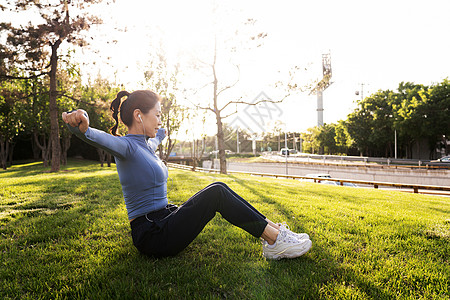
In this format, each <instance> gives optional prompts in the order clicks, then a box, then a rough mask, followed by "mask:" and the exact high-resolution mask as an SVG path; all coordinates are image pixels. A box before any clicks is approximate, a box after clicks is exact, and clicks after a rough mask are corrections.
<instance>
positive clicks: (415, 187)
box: [167, 163, 450, 195]
mask: <svg viewBox="0 0 450 300" xmlns="http://www.w3.org/2000/svg"><path fill="white" fill-rule="evenodd" d="M167 166H169V167H172V168H177V169H182V170H189V171H199V172H205V173H220V171H219V170H217V169H205V168H198V167H197V168H195V170H194V167H192V166H186V165H179V164H174V163H168V164H167ZM227 172H228V173H235V174H247V175H255V176H262V177H275V178H287V179H297V180H298V179H307V180H314V182H321V181H334V182H339V184H340V185H344V182H348V183H354V184H363V185H372V186H373V187H374V188H375V189H377V188H378V187H380V186H389V187H396V188H401V189H412V190H413V192H414V193H419V190H428V191H430V190H433V191H439V192H449V193H450V186H438V185H420V184H407V183H392V182H382V181H365V180H350V179H339V178H318V177H308V176H299V175H284V174H271V173H259V172H245V171H230V170H228V171H227ZM442 194H443V195H448V193H442Z"/></svg>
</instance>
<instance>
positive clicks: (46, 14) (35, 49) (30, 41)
mask: <svg viewBox="0 0 450 300" xmlns="http://www.w3.org/2000/svg"><path fill="white" fill-rule="evenodd" d="M98 2H101V0H84V1H82V0H78V1H76V0H72V1H69V0H59V1H28V0H17V1H14V2H13V3H14V4H15V9H16V10H19V11H25V10H28V11H29V9H31V8H34V9H36V10H37V11H38V12H39V15H40V17H41V23H40V24H38V25H33V24H32V23H31V22H30V23H28V25H26V26H19V27H13V26H12V25H11V24H10V23H9V24H8V23H2V24H1V26H0V28H1V29H2V30H4V31H7V32H8V38H7V44H8V45H9V48H8V50H9V51H13V52H16V53H19V54H18V55H16V58H18V59H16V61H15V63H16V65H17V66H18V67H21V68H23V69H25V70H30V71H31V73H32V74H31V75H29V76H28V77H25V78H30V77H33V76H40V75H42V74H48V75H49V104H48V111H49V118H50V144H51V147H52V151H51V152H52V159H51V171H52V172H56V171H59V167H60V156H61V151H60V143H59V122H58V120H59V112H58V105H57V96H58V92H57V80H56V78H57V71H58V58H59V56H58V50H59V48H60V46H61V44H62V43H63V42H64V41H67V42H69V43H72V44H74V45H77V46H80V47H83V46H85V45H86V41H85V39H84V37H83V36H82V33H83V32H84V31H86V30H88V29H89V27H90V26H91V25H93V24H99V23H100V20H99V19H98V18H96V17H93V16H88V15H87V14H85V13H83V12H82V10H83V9H84V8H85V6H87V5H90V4H93V3H98ZM9 4H11V3H9ZM69 8H70V9H69ZM74 11H78V12H80V13H79V14H78V15H76V16H70V14H69V12H74ZM47 63H48V65H47ZM2 64H5V63H2ZM10 69H11V68H9V70H10ZM1 78H20V77H18V76H15V75H12V74H1ZM21 78H24V77H21Z"/></svg>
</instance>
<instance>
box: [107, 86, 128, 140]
mask: <svg viewBox="0 0 450 300" xmlns="http://www.w3.org/2000/svg"><path fill="white" fill-rule="evenodd" d="M129 95H130V93H128V92H127V91H120V92H119V93H118V94H117V96H116V99H114V100H113V102H111V106H110V107H109V109H110V110H111V111H112V117H113V119H114V120H115V121H116V124H115V125H114V126H113V127H111V129H110V130H109V131H110V132H111V134H112V135H115V136H118V134H117V127H118V126H119V117H118V115H119V110H120V104H121V102H122V101H121V100H122V98H123V97H125V96H127V97H128V96H129Z"/></svg>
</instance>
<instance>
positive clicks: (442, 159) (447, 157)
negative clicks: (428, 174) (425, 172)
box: [431, 155, 450, 163]
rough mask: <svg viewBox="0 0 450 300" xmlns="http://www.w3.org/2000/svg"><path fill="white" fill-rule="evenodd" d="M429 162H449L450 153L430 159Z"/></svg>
mask: <svg viewBox="0 0 450 300" xmlns="http://www.w3.org/2000/svg"><path fill="white" fill-rule="evenodd" d="M431 162H442V163H450V155H447V156H443V157H441V158H439V159H437V160H432V161H431Z"/></svg>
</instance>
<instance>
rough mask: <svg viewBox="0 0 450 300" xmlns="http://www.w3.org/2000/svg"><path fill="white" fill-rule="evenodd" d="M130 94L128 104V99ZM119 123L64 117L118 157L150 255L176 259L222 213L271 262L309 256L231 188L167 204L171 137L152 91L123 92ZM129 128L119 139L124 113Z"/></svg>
mask: <svg viewBox="0 0 450 300" xmlns="http://www.w3.org/2000/svg"><path fill="white" fill-rule="evenodd" d="M125 96H127V98H126V100H124V101H123V102H122V98H123V97H125ZM111 110H112V112H113V118H114V119H115V121H116V124H115V126H114V127H113V128H111V133H112V135H110V134H108V133H106V132H103V131H100V130H97V129H94V128H91V127H89V117H88V116H87V113H86V112H85V111H83V110H81V109H79V110H76V111H72V112H69V113H63V114H62V118H63V120H64V122H66V123H67V125H68V127H69V129H70V130H71V132H72V133H74V134H75V135H76V136H78V137H79V138H81V139H82V140H84V141H86V142H87V143H89V144H91V145H94V146H96V147H99V148H102V149H104V150H106V151H108V152H109V153H111V154H112V155H114V157H115V161H116V166H117V171H118V173H119V179H120V183H121V185H122V191H123V196H124V199H125V204H126V208H127V212H128V218H129V220H130V225H131V235H132V238H133V244H134V245H135V246H136V248H137V249H138V250H139V251H140V252H141V253H143V254H146V255H149V256H157V257H160V256H171V255H175V254H177V253H179V252H180V251H182V250H183V249H184V248H186V247H187V246H188V245H189V244H190V243H191V242H192V241H193V240H194V238H195V237H196V236H197V235H198V234H199V233H200V232H201V231H202V229H203V228H204V227H205V225H206V224H207V223H208V222H209V221H210V220H211V219H212V218H213V217H214V215H215V214H216V212H219V213H220V214H221V215H222V216H223V217H224V218H225V219H226V220H228V221H229V222H230V223H231V224H233V225H235V226H238V227H240V228H242V229H244V230H245V231H247V232H248V233H250V234H251V235H253V236H255V237H257V238H261V239H262V243H263V255H264V257H266V258H267V259H280V258H294V257H298V256H301V255H303V254H305V253H306V252H308V250H309V249H310V248H311V245H312V243H311V241H310V240H309V236H308V235H307V234H306V233H302V234H297V233H294V232H292V231H290V230H289V228H288V227H287V225H285V224H275V223H273V222H272V221H270V220H268V219H267V218H266V217H265V216H264V215H262V214H261V213H260V212H258V211H257V210H256V209H255V208H254V207H253V206H251V205H250V204H249V203H248V202H247V201H245V200H244V199H242V198H241V197H240V196H239V195H237V194H236V193H235V192H234V191H232V190H231V189H230V188H229V187H228V186H227V185H225V184H224V183H221V182H217V183H213V184H211V185H209V186H207V187H206V188H204V189H203V190H201V191H199V192H198V193H197V194H195V195H194V196H192V197H191V198H190V199H189V200H188V201H186V202H185V203H184V204H182V205H181V206H179V207H177V206H175V205H172V204H169V203H168V200H167V185H166V183H167V178H168V171H167V168H166V166H165V165H164V163H163V162H162V161H161V160H160V159H159V157H158V156H157V155H156V154H155V150H156V148H157V146H158V145H159V143H161V141H162V140H163V139H164V138H165V130H164V129H160V126H161V105H160V98H159V96H158V95H157V94H155V93H154V92H152V91H147V90H142V91H135V92H133V93H131V94H130V93H128V92H126V91H122V92H119V93H118V94H117V97H116V99H114V101H113V102H112V103H111ZM119 113H120V119H121V120H122V122H123V123H124V124H125V126H126V127H127V128H128V134H127V135H126V136H123V137H121V136H118V135H117V133H116V131H117V126H118V122H119V119H118V115H119Z"/></svg>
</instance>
